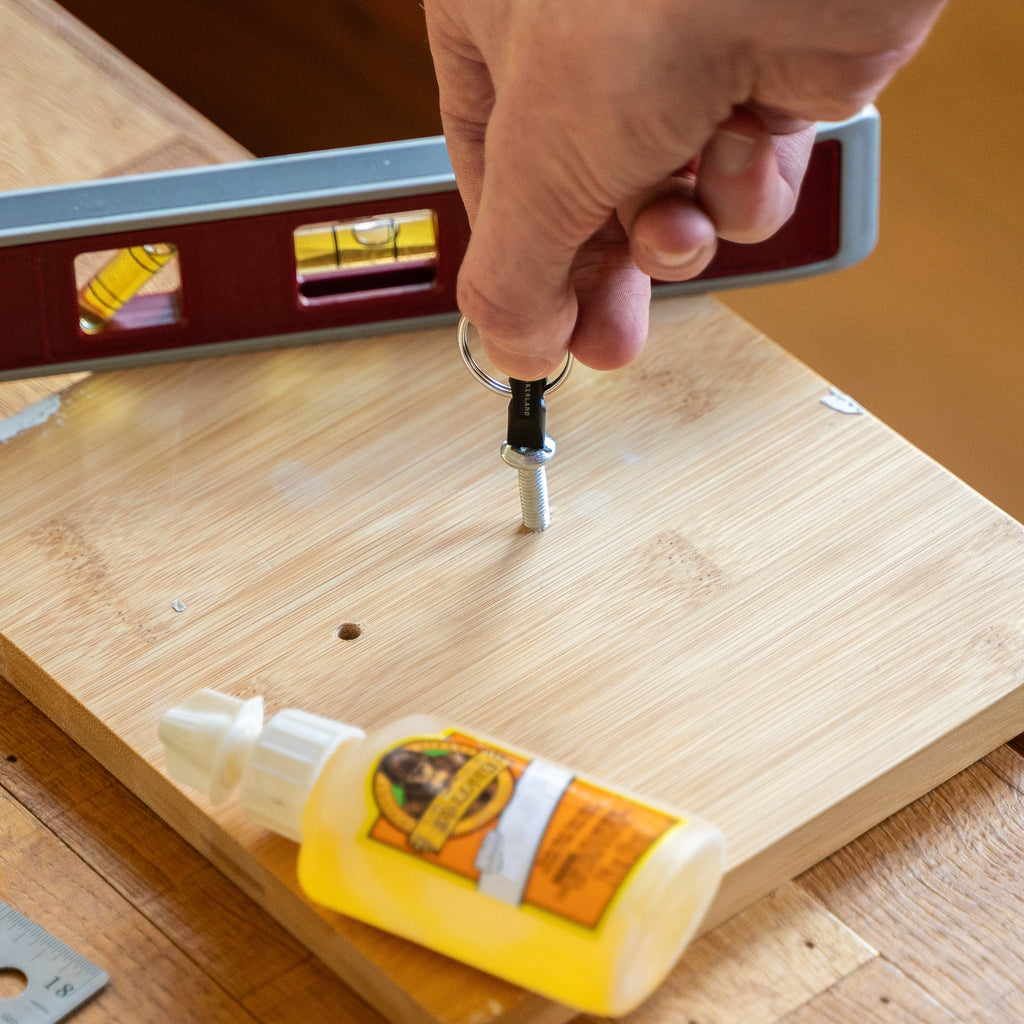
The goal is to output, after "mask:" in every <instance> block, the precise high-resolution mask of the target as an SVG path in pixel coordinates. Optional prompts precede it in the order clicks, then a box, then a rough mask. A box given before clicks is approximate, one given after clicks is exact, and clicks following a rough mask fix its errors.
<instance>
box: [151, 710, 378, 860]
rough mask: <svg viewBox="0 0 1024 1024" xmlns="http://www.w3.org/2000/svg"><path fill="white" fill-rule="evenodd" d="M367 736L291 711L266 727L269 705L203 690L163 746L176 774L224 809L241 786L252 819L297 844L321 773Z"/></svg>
mask: <svg viewBox="0 0 1024 1024" xmlns="http://www.w3.org/2000/svg"><path fill="white" fill-rule="evenodd" d="M363 735H364V734H363V732H362V730H360V729H356V728H355V727H353V726H350V725H344V724H342V723H341V722H335V721H332V720H331V719H329V718H321V717H320V716H319V715H311V714H309V713H308V712H305V711H299V710H297V709H295V708H288V709H287V710H285V711H280V712H278V713H277V714H276V715H274V717H273V718H272V719H271V720H270V721H269V722H268V723H267V724H266V726H264V724H263V698H262V697H254V698H252V699H251V700H239V699H238V698H237V697H231V696H229V695H228V694H225V693H218V692H217V691H216V690H200V691H199V692H198V693H194V694H193V695H192V696H191V697H189V698H188V699H187V700H186V701H185V702H184V703H182V704H179V705H178V706H177V707H175V708H171V709H170V710H169V711H167V712H166V713H165V714H164V716H163V718H162V719H161V720H160V739H161V740H162V741H163V745H164V756H165V759H166V762H167V772H168V774H169V775H170V776H171V777H172V778H173V779H175V780H177V781H178V782H181V783H184V784H185V785H187V786H191V787H192V788H193V789H198V790H200V791H201V792H203V793H205V794H206V795H207V796H208V797H209V798H210V799H211V800H212V801H213V803H215V804H218V803H222V802H223V801H224V800H225V799H226V798H227V797H228V795H229V794H230V793H231V791H232V790H233V789H234V788H235V786H237V785H239V783H241V800H242V807H243V808H244V809H245V811H246V813H247V815H248V816H249V818H250V819H251V820H252V821H254V822H256V823H257V824H260V825H264V826H266V827H267V828H270V829H273V831H275V832H278V833H280V834H281V835H284V836H288V838H290V839H295V840H296V841H298V840H301V838H302V812H303V809H304V808H305V806H306V801H307V800H308V799H309V794H310V792H311V791H312V789H313V784H314V783H315V782H316V778H317V776H318V775H319V774H320V769H321V768H323V766H324V763H325V762H326V760H327V759H328V758H329V757H330V756H331V754H333V753H334V751H335V750H336V749H337V748H338V746H339V745H340V744H341V743H344V742H345V741H346V740H350V739H356V738H359V737H362V736H363Z"/></svg>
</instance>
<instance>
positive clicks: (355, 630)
mask: <svg viewBox="0 0 1024 1024" xmlns="http://www.w3.org/2000/svg"><path fill="white" fill-rule="evenodd" d="M362 634H363V628H362V626H360V625H358V624H357V623H355V622H344V623H342V624H341V625H340V626H339V627H338V639H339V640H355V639H356V638H357V637H359V636H362Z"/></svg>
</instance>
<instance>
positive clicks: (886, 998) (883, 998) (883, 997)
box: [878, 996, 892, 1006]
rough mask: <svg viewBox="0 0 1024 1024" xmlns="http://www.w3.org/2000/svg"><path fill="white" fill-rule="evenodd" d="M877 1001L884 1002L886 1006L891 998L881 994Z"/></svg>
mask: <svg viewBox="0 0 1024 1024" xmlns="http://www.w3.org/2000/svg"><path fill="white" fill-rule="evenodd" d="M878 1001H879V1002H880V1003H885V1005H886V1006H888V1005H889V1003H891V1002H892V1000H891V999H890V998H889V997H888V996H882V998H881V999H879V1000H878Z"/></svg>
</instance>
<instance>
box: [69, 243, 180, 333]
mask: <svg viewBox="0 0 1024 1024" xmlns="http://www.w3.org/2000/svg"><path fill="white" fill-rule="evenodd" d="M97 268H98V269H97ZM75 286H76V288H77V289H78V326H79V327H80V328H81V330H82V331H83V333H85V334H99V333H100V332H101V331H104V330H106V329H108V328H109V327H111V326H113V325H114V323H115V322H116V323H117V324H118V325H119V326H121V327H149V326H153V325H155V324H162V323H175V322H176V321H177V320H178V319H179V309H180V293H181V280H180V274H179V272H178V249H177V246H175V245H172V244H171V243H169V242H145V243H142V244H140V245H131V246H127V247H125V248H123V249H111V250H105V251H102V252H86V253H80V254H79V255H78V256H77V257H76V258H75Z"/></svg>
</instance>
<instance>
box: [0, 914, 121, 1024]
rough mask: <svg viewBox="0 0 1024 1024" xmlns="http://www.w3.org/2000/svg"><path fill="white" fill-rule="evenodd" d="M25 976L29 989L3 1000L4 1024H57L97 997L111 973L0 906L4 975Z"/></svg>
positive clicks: (1, 1018)
mask: <svg viewBox="0 0 1024 1024" xmlns="http://www.w3.org/2000/svg"><path fill="white" fill-rule="evenodd" d="M4 971H9V972H14V973H15V974H17V975H22V976H23V977H24V981H25V988H24V990H23V991H21V992H19V993H18V994H17V995H15V996H13V997H11V998H9V999H4V998H2V997H0V1024H56V1022H57V1021H60V1020H63V1019H64V1018H65V1017H66V1016H67V1015H68V1014H69V1013H71V1011H72V1010H74V1009H75V1008H76V1007H78V1006H81V1005H82V1003H84V1002H85V1001H86V1000H87V999H89V998H90V997H91V996H94V995H95V994H96V993H97V992H98V991H99V990H100V989H101V988H103V986H104V985H106V983H107V981H108V980H109V979H108V977H107V972H106V971H104V970H103V969H102V968H101V967H98V966H97V965H96V964H94V963H92V961H90V960H87V959H86V958H85V957H84V956H82V955H81V954H80V953H76V952H75V951H74V950H73V949H72V948H71V947H70V946H67V945H65V944H64V943H63V942H61V941H60V939H58V938H57V937H56V936H54V935H51V934H50V933H49V932H48V931H46V929H45V928H42V927H40V926H39V925H37V924H36V923H35V922H34V921H30V920H29V919H28V918H27V917H25V915H24V914H19V913H18V911H17V910H15V909H14V908H13V907H10V906H8V905H7V904H6V903H4V902H2V901H0V973H2V972H4Z"/></svg>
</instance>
